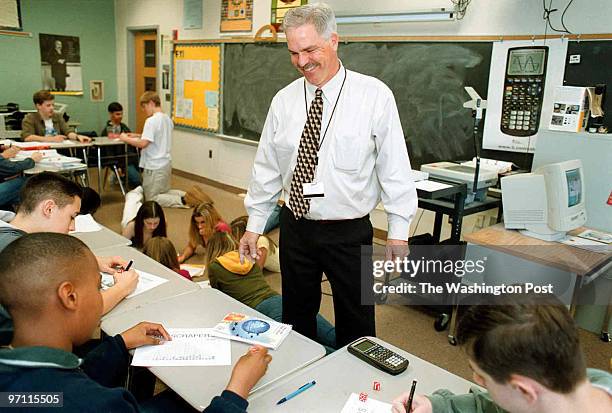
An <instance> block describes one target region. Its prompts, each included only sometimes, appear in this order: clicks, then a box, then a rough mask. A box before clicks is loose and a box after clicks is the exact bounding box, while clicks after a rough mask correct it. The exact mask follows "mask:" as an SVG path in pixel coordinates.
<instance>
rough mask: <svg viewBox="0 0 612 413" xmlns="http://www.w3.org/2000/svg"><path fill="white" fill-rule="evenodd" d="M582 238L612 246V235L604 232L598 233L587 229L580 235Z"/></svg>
mask: <svg viewBox="0 0 612 413" xmlns="http://www.w3.org/2000/svg"><path fill="white" fill-rule="evenodd" d="M578 236H579V237H580V238H586V239H590V240H593V241H597V242H603V243H604V244H612V234H609V233H607V232H603V231H596V230H594V229H587V230H585V231H582V232H581V233H580V234H578Z"/></svg>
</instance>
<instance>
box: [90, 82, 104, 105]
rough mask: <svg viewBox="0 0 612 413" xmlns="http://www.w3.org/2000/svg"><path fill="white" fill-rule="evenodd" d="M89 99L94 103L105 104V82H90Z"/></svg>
mask: <svg viewBox="0 0 612 413" xmlns="http://www.w3.org/2000/svg"><path fill="white" fill-rule="evenodd" d="M89 99H90V100H91V101H92V102H104V81H103V80H90V81H89Z"/></svg>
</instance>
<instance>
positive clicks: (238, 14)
mask: <svg viewBox="0 0 612 413" xmlns="http://www.w3.org/2000/svg"><path fill="white" fill-rule="evenodd" d="M252 29H253V0H222V1H221V33H228V32H250V31H251V30H252Z"/></svg>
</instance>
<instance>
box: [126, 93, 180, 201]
mask: <svg viewBox="0 0 612 413" xmlns="http://www.w3.org/2000/svg"><path fill="white" fill-rule="evenodd" d="M140 107H141V108H142V110H143V111H144V112H145V113H146V114H147V116H148V118H147V120H146V121H145V124H144V128H143V130H142V134H141V135H137V134H131V135H129V136H128V134H126V133H122V134H121V135H119V139H121V140H122V141H123V142H126V143H128V144H130V145H132V146H135V147H137V148H140V149H141V152H140V167H141V168H143V177H142V188H143V190H144V198H145V200H147V201H155V202H157V203H158V204H160V205H161V206H163V207H178V208H186V207H187V205H185V201H184V199H185V198H184V197H185V191H180V190H178V189H170V179H171V175H172V157H171V155H170V150H171V148H172V129H173V128H174V124H173V123H172V119H170V117H169V116H168V115H166V114H165V113H164V112H163V111H162V108H161V101H160V99H159V95H158V94H157V93H155V92H150V91H149V92H145V93H143V95H142V96H141V97H140Z"/></svg>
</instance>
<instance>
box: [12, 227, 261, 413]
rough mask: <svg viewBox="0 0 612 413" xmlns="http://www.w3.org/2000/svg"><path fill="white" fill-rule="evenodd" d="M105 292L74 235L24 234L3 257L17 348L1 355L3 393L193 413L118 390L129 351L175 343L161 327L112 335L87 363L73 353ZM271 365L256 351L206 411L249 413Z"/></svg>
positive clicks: (75, 406)
mask: <svg viewBox="0 0 612 413" xmlns="http://www.w3.org/2000/svg"><path fill="white" fill-rule="evenodd" d="M32 251H36V252H37V253H36V254H32ZM67 251H69V253H67ZM75 269H78V271H75ZM99 287H100V273H99V272H98V265H97V262H96V258H95V257H94V255H93V254H92V253H91V251H90V250H89V248H87V246H86V245H85V244H84V243H83V242H82V241H80V240H78V239H77V238H74V237H71V236H69V235H65V234H54V233H36V234H28V235H24V236H22V237H21V238H19V239H18V240H16V241H14V242H13V243H11V244H10V245H9V246H7V247H6V248H5V249H4V250H3V251H2V252H1V253H0V302H1V303H2V304H3V305H4V306H5V308H6V309H7V310H8V312H9V313H10V315H11V316H12V318H13V322H14V326H15V333H14V336H13V339H12V341H11V345H10V346H8V347H5V348H3V349H1V350H0V391H1V392H12V393H14V392H25V391H28V392H62V393H63V408H62V411H67V412H84V411H91V412H138V411H141V409H142V411H154V410H158V411H159V410H160V408H162V406H163V409H165V410H166V411H173V412H176V411H188V410H189V407H188V406H187V405H186V403H184V402H183V401H181V400H180V399H178V397H176V396H174V397H172V395H168V393H166V392H164V393H162V394H161V395H159V396H155V397H153V398H152V399H150V400H148V401H147V402H146V403H144V404H142V405H139V404H138V403H137V402H136V399H135V398H134V396H133V395H132V394H131V393H130V392H129V391H127V390H126V389H124V388H120V387H112V386H114V385H116V383H117V380H118V378H119V377H121V376H122V375H123V374H125V371H126V369H127V367H128V362H129V355H128V350H129V349H134V348H137V347H141V346H144V345H156V344H159V343H160V339H159V338H158V337H163V339H165V340H171V337H170V336H169V335H168V333H167V331H166V330H165V329H164V327H163V326H162V325H160V324H155V323H148V322H142V323H140V324H137V325H136V326H135V327H132V328H131V329H129V330H127V331H125V332H124V333H122V334H118V335H116V336H114V337H108V338H106V339H104V341H103V342H102V344H100V346H99V347H97V348H95V349H94V350H92V351H91V352H90V353H89V354H88V355H87V356H86V357H85V359H84V360H81V359H79V358H78V357H77V356H75V355H74V354H73V353H72V349H73V347H74V346H76V345H79V344H82V343H84V342H85V341H86V340H88V339H89V338H90V337H91V335H92V333H93V331H94V329H95V328H96V327H97V326H98V324H99V322H100V316H101V315H102V297H101V295H100V291H99ZM15 291H19V292H20V293H19V294H15ZM270 360H271V356H270V355H268V354H267V350H266V349H264V348H262V347H253V348H251V349H250V350H249V352H248V353H247V354H246V355H244V356H243V357H241V358H240V360H239V361H238V362H237V364H236V366H235V367H234V371H233V373H232V376H231V378H230V381H229V383H228V385H227V388H226V390H224V391H223V392H222V393H221V395H220V396H217V397H215V398H214V399H213V400H212V401H211V404H210V405H209V406H208V407H207V408H206V409H205V410H204V411H205V412H209V413H211V412H232V413H233V412H236V413H238V412H244V411H245V410H246V407H247V405H248V403H247V401H246V400H245V399H246V397H247V396H248V394H249V391H250V390H251V388H252V387H253V386H254V385H255V384H256V383H257V381H258V380H259V379H260V378H261V377H262V376H263V375H264V374H265V372H266V369H267V366H268V363H269V362H270ZM203 381H204V382H205V378H204V380H203ZM172 399H174V403H175V405H173V406H172V407H171V408H170V407H169V406H168V403H169V402H170V403H172ZM51 409H53V407H51V408H50V409H49V410H51ZM42 410H43V411H44V410H45V409H44V408H43V409H42ZM53 411H54V410H53Z"/></svg>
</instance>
